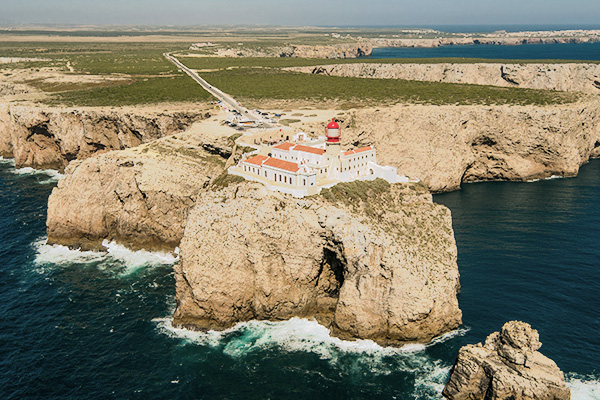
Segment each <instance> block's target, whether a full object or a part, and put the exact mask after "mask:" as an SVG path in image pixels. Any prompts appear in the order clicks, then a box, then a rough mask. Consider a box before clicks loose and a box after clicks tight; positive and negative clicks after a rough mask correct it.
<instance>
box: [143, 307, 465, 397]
mask: <svg viewBox="0 0 600 400" xmlns="http://www.w3.org/2000/svg"><path fill="white" fill-rule="evenodd" d="M153 322H154V323H155V324H156V325H157V331H158V332H159V333H161V334H165V335H167V336H169V337H172V338H176V339H181V340H183V341H184V342H185V343H188V344H195V345H201V346H209V347H212V348H215V349H219V350H220V351H222V352H223V353H224V354H226V355H228V356H230V357H234V358H242V357H245V356H247V355H249V354H251V353H254V352H261V351H262V352H268V351H270V350H275V351H285V352H305V353H313V354H316V355H317V356H318V357H319V358H320V359H321V360H326V361H327V362H328V363H330V364H332V365H334V366H335V367H336V368H337V369H339V370H340V371H341V373H344V372H347V373H356V372H358V373H364V372H368V373H369V374H375V375H390V374H392V373H397V372H399V371H400V372H406V373H409V374H410V375H412V376H414V396H415V398H427V399H441V392H442V389H443V387H444V384H445V383H446V380H447V379H448V376H449V372H450V368H451V366H450V365H445V364H444V363H443V362H442V361H441V360H438V359H434V358H432V357H431V356H429V355H428V354H427V353H426V352H425V351H424V350H425V349H426V348H427V347H429V346H432V345H435V344H437V343H441V342H443V341H445V340H449V339H451V338H453V337H456V336H460V335H464V334H465V333H466V332H467V331H468V329H460V330H457V331H454V332H451V333H449V334H446V335H444V336H443V337H440V338H437V339H436V340H434V341H432V342H431V343H429V344H427V345H406V346H403V347H400V348H397V347H384V346H380V345H378V344H377V343H375V342H373V341H371V340H356V341H346V340H342V339H339V338H336V337H333V336H331V334H330V333H331V332H330V330H329V329H328V328H326V327H324V326H322V325H320V324H319V323H318V322H317V321H315V320H307V319H302V318H292V319H290V320H288V321H282V322H269V321H249V322H242V323H238V324H236V325H235V326H234V327H232V328H230V329H227V330H224V331H219V332H217V331H208V332H196V331H191V330H187V329H180V328H175V327H173V326H172V324H171V319H170V318H155V319H153Z"/></svg>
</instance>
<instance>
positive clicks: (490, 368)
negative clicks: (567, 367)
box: [443, 321, 571, 400]
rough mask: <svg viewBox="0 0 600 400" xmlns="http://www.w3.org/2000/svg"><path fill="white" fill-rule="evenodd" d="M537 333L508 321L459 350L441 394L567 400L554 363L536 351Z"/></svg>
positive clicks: (459, 399)
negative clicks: (482, 341) (485, 336)
mask: <svg viewBox="0 0 600 400" xmlns="http://www.w3.org/2000/svg"><path fill="white" fill-rule="evenodd" d="M541 345H542V344H541V343H540V341H539V335H538V332H537V331H536V330H535V329H532V328H531V326H530V325H529V324H527V323H524V322H519V321H511V322H507V323H506V324H505V325H504V326H503V327H502V330H501V331H500V332H494V333H492V334H491V335H489V336H488V337H487V339H486V341H485V344H484V345H482V344H481V343H478V344H476V345H467V346H464V347H462V348H461V349H460V351H459V354H458V359H457V360H456V364H455V365H454V367H453V368H452V371H451V373H450V379H449V381H448V383H447V384H446V387H445V388H444V391H443V395H444V397H446V398H447V399H449V400H463V399H464V400H467V399H468V400H501V399H513V400H569V399H570V398H571V392H570V390H569V389H568V388H567V386H566V385H565V379H564V375H563V373H562V371H561V370H560V369H559V368H558V366H557V365H556V363H555V362H554V361H552V360H551V359H549V358H548V357H546V356H544V355H543V354H541V353H540V352H539V351H537V350H538V349H539V348H540V347H541Z"/></svg>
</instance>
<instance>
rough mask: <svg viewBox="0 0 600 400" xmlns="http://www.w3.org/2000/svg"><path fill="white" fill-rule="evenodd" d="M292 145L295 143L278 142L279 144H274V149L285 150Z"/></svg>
mask: <svg viewBox="0 0 600 400" xmlns="http://www.w3.org/2000/svg"><path fill="white" fill-rule="evenodd" d="M290 147H294V143H289V142H285V143H281V144H278V145H277V146H273V148H274V149H279V150H285V151H288V150H289V149H290Z"/></svg>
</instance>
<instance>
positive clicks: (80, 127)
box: [0, 104, 206, 170]
mask: <svg viewBox="0 0 600 400" xmlns="http://www.w3.org/2000/svg"><path fill="white" fill-rule="evenodd" d="M205 117H206V115H205V113H202V112H174V113H168V112H159V113H143V112H140V113H135V112H128V111H111V110H104V109H99V110H96V109H72V110H68V109H54V108H47V109H46V108H40V107H26V106H14V105H9V104H3V105H1V106H0V153H1V155H3V156H4V157H14V159H15V165H16V166H17V167H34V168H42V169H43V168H52V169H57V170H63V169H64V168H65V167H66V166H67V164H68V163H69V162H70V161H72V160H75V159H85V158H87V157H89V156H91V155H92V154H95V153H97V152H104V151H108V150H121V149H125V148H130V147H135V146H138V145H140V144H142V143H147V142H150V141H152V140H155V139H158V138H160V137H163V136H167V135H170V134H173V133H177V132H180V131H182V130H184V129H185V128H187V127H188V126H189V125H191V124H192V123H193V122H194V121H197V120H200V119H203V118H205Z"/></svg>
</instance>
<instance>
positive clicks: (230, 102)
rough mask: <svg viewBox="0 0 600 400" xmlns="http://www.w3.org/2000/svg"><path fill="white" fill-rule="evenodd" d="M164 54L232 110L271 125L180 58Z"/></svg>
mask: <svg viewBox="0 0 600 400" xmlns="http://www.w3.org/2000/svg"><path fill="white" fill-rule="evenodd" d="M163 55H164V56H165V57H166V58H167V60H169V61H171V62H172V63H173V64H175V65H176V66H177V67H178V68H180V69H181V70H182V71H183V72H185V73H186V74H188V75H189V76H190V77H191V78H192V79H193V80H195V81H196V82H198V83H199V84H200V86H202V87H203V88H204V89H205V90H206V91H207V92H208V93H210V94H212V95H213V96H215V97H216V98H217V99H219V100H221V101H222V102H223V103H225V104H226V105H227V106H228V108H229V109H230V110H237V111H238V112H239V113H240V114H241V115H242V117H245V118H248V119H249V120H251V121H255V122H257V123H259V124H261V123H262V124H261V126H263V127H265V128H270V127H271V125H270V124H269V121H267V120H265V119H263V118H261V117H259V116H257V115H256V114H254V113H253V112H252V111H250V110H248V109H247V108H246V107H243V106H241V105H240V103H238V102H237V101H236V100H235V99H234V98H233V97H231V96H230V95H228V94H226V93H223V92H222V91H221V90H219V89H218V88H216V87H214V86H212V85H211V84H210V83H208V82H206V81H205V80H204V79H202V78H201V77H200V75H198V74H197V73H196V72H194V71H193V70H191V69H189V68H188V67H186V66H185V65H183V64H182V63H181V61H179V60H178V59H176V58H175V57H173V56H172V55H171V54H170V53H164V54H163Z"/></svg>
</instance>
